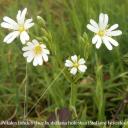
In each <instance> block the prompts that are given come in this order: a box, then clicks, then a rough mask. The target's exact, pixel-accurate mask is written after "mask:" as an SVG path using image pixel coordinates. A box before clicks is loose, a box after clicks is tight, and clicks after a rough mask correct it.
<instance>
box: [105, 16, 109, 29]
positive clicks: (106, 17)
mask: <svg viewBox="0 0 128 128" xmlns="http://www.w3.org/2000/svg"><path fill="white" fill-rule="evenodd" d="M107 25H108V15H107V14H104V28H106V27H107Z"/></svg>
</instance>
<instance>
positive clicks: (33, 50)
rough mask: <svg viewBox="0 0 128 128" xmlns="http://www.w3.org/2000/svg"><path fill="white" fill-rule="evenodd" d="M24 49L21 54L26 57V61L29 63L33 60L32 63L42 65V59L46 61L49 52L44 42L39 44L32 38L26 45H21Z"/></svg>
mask: <svg viewBox="0 0 128 128" xmlns="http://www.w3.org/2000/svg"><path fill="white" fill-rule="evenodd" d="M22 50H23V51H24V53H23V56H24V57H26V58H27V62H28V63H30V62H31V61H33V65H34V66H37V65H42V64H43V61H45V62H47V61H48V54H50V52H49V50H48V49H47V48H46V46H45V45H44V44H42V43H41V44H40V43H39V42H38V41H37V40H35V39H34V40H32V42H28V43H27V46H25V47H23V48H22Z"/></svg>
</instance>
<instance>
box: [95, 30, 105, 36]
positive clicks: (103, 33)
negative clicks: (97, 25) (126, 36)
mask: <svg viewBox="0 0 128 128" xmlns="http://www.w3.org/2000/svg"><path fill="white" fill-rule="evenodd" d="M97 34H98V35H99V36H101V37H102V36H104V35H105V30H99V32H98V33H97Z"/></svg>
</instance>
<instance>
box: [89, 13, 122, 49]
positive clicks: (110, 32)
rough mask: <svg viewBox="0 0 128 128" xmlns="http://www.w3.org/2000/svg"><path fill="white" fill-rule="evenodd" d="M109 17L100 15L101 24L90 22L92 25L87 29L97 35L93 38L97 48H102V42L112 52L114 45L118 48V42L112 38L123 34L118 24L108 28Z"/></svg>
mask: <svg viewBox="0 0 128 128" xmlns="http://www.w3.org/2000/svg"><path fill="white" fill-rule="evenodd" d="M108 19H109V18H108V15H107V14H103V13H101V14H100V15H99V23H98V24H97V23H96V22H95V21H94V20H92V19H91V20H90V24H88V25H87V28H88V29H89V30H90V31H92V32H94V33H95V36H94V37H93V38H92V43H93V44H96V48H97V49H98V48H100V46H101V44H102V42H103V43H104V44H105V46H106V47H107V48H108V50H112V45H114V46H118V45H119V44H118V42H117V41H116V40H114V39H112V38H111V37H112V36H119V35H121V34H122V32H121V31H120V30H116V29H117V28H118V26H119V25H118V24H114V25H112V26H111V27H109V28H108Z"/></svg>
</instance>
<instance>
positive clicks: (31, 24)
mask: <svg viewBox="0 0 128 128" xmlns="http://www.w3.org/2000/svg"><path fill="white" fill-rule="evenodd" d="M27 21H28V20H26V21H25V24H24V27H25V29H29V28H31V27H32V26H33V25H34V23H31V22H29V21H28V22H27ZM30 21H31V19H30Z"/></svg>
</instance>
